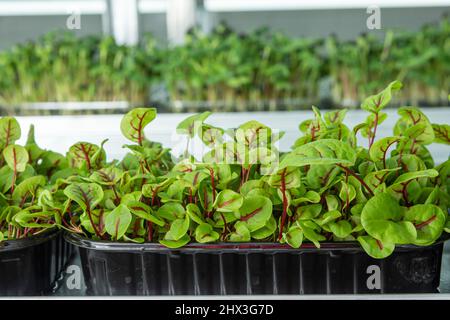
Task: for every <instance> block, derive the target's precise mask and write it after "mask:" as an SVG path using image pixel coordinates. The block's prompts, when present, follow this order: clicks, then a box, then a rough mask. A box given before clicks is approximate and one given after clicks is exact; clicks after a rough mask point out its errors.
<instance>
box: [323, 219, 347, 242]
mask: <svg viewBox="0 0 450 320" xmlns="http://www.w3.org/2000/svg"><path fill="white" fill-rule="evenodd" d="M328 226H329V228H330V230H331V232H333V234H334V235H335V236H336V237H338V238H347V237H348V236H349V235H350V234H351V233H352V231H353V227H352V225H351V224H350V222H348V221H346V220H340V221H337V222H331V223H329V224H328Z"/></svg>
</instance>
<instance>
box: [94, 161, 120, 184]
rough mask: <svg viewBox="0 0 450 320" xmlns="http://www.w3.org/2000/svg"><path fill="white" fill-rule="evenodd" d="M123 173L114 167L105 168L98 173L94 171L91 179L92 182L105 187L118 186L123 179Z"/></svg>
mask: <svg viewBox="0 0 450 320" xmlns="http://www.w3.org/2000/svg"><path fill="white" fill-rule="evenodd" d="M122 176H123V171H122V170H121V169H119V168H116V167H114V166H110V167H107V168H103V169H100V170H97V171H94V173H92V174H91V175H90V177H89V179H90V180H92V182H95V183H98V184H101V185H105V186H114V185H116V184H117V183H118V182H119V181H120V179H122Z"/></svg>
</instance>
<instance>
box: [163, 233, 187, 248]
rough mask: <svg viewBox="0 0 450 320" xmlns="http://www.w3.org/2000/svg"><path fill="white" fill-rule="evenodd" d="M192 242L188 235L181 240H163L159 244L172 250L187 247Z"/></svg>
mask: <svg viewBox="0 0 450 320" xmlns="http://www.w3.org/2000/svg"><path fill="white" fill-rule="evenodd" d="M190 241H191V237H190V236H189V235H188V234H185V235H184V236H183V237H181V238H180V239H179V240H176V241H175V240H167V239H162V240H159V243H161V244H162V245H163V246H166V247H168V248H171V249H176V248H181V247H183V246H185V245H187V244H188V243H189V242H190Z"/></svg>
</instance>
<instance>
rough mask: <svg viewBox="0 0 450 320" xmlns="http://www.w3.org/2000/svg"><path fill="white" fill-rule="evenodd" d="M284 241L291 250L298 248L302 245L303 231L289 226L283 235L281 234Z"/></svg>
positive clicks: (297, 227) (295, 226)
mask: <svg viewBox="0 0 450 320" xmlns="http://www.w3.org/2000/svg"><path fill="white" fill-rule="evenodd" d="M283 239H284V241H285V242H286V243H287V244H288V245H290V246H291V247H292V248H296V249H298V248H300V247H301V246H302V243H303V230H302V229H301V228H300V227H299V226H297V225H294V226H291V227H290V228H289V230H288V232H286V233H285V234H283Z"/></svg>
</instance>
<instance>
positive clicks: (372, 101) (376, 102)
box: [361, 81, 402, 113]
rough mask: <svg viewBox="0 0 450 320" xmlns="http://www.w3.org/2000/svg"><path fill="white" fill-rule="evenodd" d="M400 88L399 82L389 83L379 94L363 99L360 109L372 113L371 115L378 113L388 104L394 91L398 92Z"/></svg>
mask: <svg viewBox="0 0 450 320" xmlns="http://www.w3.org/2000/svg"><path fill="white" fill-rule="evenodd" d="M401 87H402V83H401V82H400V81H393V82H391V83H390V84H389V85H388V86H387V87H386V88H385V89H384V90H382V91H381V92H380V93H378V94H375V95H373V96H369V97H367V98H366V99H364V101H363V102H362V104H361V109H363V110H366V111H369V112H372V113H378V112H379V111H381V110H382V109H383V108H384V107H385V106H387V105H388V103H389V102H390V101H391V99H392V94H393V93H394V92H395V91H398V90H400V89H401Z"/></svg>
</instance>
